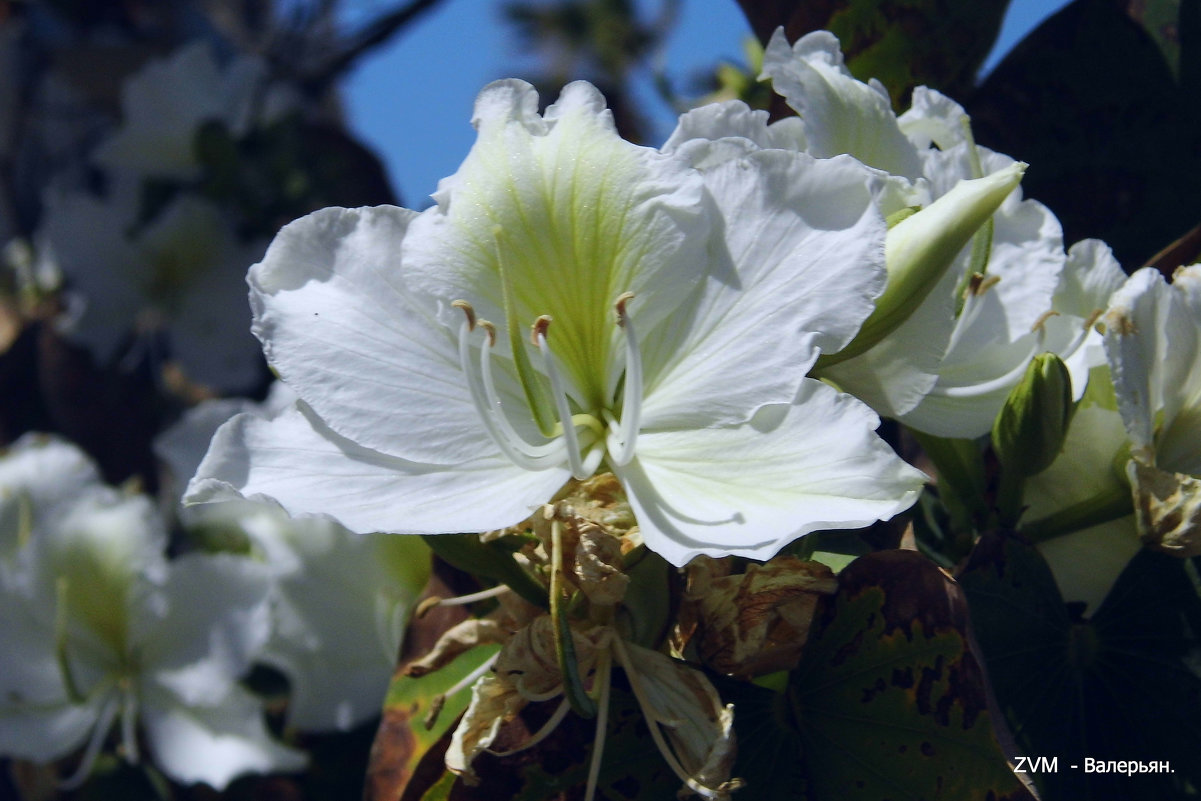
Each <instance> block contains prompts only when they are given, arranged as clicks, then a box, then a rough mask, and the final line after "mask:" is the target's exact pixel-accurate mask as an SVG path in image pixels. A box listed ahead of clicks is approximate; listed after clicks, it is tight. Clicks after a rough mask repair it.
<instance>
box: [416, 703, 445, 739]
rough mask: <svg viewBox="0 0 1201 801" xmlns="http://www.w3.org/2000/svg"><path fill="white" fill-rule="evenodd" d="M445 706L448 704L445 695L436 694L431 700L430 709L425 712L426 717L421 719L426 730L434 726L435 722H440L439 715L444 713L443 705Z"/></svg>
mask: <svg viewBox="0 0 1201 801" xmlns="http://www.w3.org/2000/svg"><path fill="white" fill-rule="evenodd" d="M444 706H446V696H445V695H435V696H434V699H433V700H432V701H430V709H429V711H428V712H426V713H425V718H424V719H423V720H422V721H421V722H422V724H424V726H425V730H426V731H429V730H430V729H432V728H434V724H435V723H437V722H438V716H439V715H441V714H442V707H444Z"/></svg>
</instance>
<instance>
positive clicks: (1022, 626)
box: [960, 534, 1201, 801]
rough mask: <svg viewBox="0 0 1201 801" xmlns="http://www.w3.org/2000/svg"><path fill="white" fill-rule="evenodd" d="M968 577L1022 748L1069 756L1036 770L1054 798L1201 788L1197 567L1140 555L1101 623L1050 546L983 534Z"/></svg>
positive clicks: (1158, 794) (977, 623) (1159, 794)
mask: <svg viewBox="0 0 1201 801" xmlns="http://www.w3.org/2000/svg"><path fill="white" fill-rule="evenodd" d="M960 581H961V583H962V584H963V587H964V591H965V592H966V594H967V597H968V600H969V603H970V604H971V610H972V623H973V627H974V630H975V633H976V636H977V639H978V641H979V643H980V646H981V649H982V651H983V653H984V657H985V660H986V663H987V665H988V671H989V676H990V678H991V681H992V684H993V689H994V691H995V693H996V697H997V700H998V702H999V703H1000V705H1001V707H1002V708H1003V709H1004V710H1005V712H1006V715H1007V716H1008V718H1009V722H1010V725H1011V728H1012V729H1013V733H1014V736H1015V738H1016V740H1017V744H1018V746H1019V748H1020V749H1021V750H1022V751H1023V752H1024V754H1025V755H1026V756H1030V757H1037V756H1044V757H1047V758H1052V757H1056V758H1058V770H1057V771H1055V772H1050V771H1044V772H1042V773H1040V774H1037V775H1035V779H1036V781H1038V783H1039V784H1040V785H1041V786H1042V787H1043V788H1044V789H1045V794H1044V798H1045V799H1046V801H1101V800H1102V799H1106V800H1107V799H1115V800H1116V799H1129V798H1155V799H1172V798H1183V797H1186V796H1185V795H1184V791H1183V784H1184V782H1186V781H1187V782H1191V783H1192V785H1193V786H1198V785H1201V679H1198V677H1197V675H1196V674H1195V673H1194V672H1193V671H1191V670H1190V669H1189V667H1188V666H1187V665H1186V663H1185V657H1186V656H1187V655H1188V654H1189V653H1190V652H1195V650H1196V648H1197V645H1198V643H1197V641H1196V638H1195V636H1194V635H1193V634H1192V630H1191V629H1190V627H1189V625H1188V624H1187V622H1186V618H1187V616H1189V615H1191V616H1193V617H1194V618H1195V616H1196V614H1197V611H1198V599H1197V594H1196V590H1195V588H1194V587H1193V584H1192V581H1191V580H1190V578H1189V577H1188V575H1187V574H1186V572H1185V562H1183V561H1182V560H1180V559H1176V558H1174V557H1169V556H1165V555H1162V554H1157V553H1153V552H1151V551H1142V552H1140V553H1139V554H1138V555H1137V556H1135V557H1134V559H1132V560H1131V561H1130V564H1129V565H1128V566H1127V567H1126V569H1125V571H1124V572H1123V573H1122V574H1121V576H1119V578H1118V580H1117V582H1116V583H1115V584H1114V587H1113V589H1111V590H1110V592H1109V595H1108V596H1107V597H1106V599H1105V601H1104V602H1103V603H1102V604H1101V607H1100V608H1099V609H1098V610H1097V612H1096V614H1095V615H1093V617H1092V618H1091V619H1084V618H1082V617H1080V616H1079V615H1073V614H1071V610H1070V609H1069V608H1068V607H1066V606H1065V605H1064V603H1063V600H1062V598H1061V596H1060V594H1059V590H1058V588H1057V586H1056V585H1055V580H1054V577H1053V576H1052V575H1051V571H1050V569H1049V568H1048V567H1047V565H1046V562H1044V561H1043V559H1042V557H1041V555H1040V554H1039V553H1038V551H1037V550H1036V549H1034V548H1033V547H1031V546H1029V545H1027V544H1025V543H1024V542H1022V541H1020V540H1018V539H1017V538H1015V537H1012V536H1006V535H1001V534H989V535H986V536H985V537H983V538H982V539H981V540H980V542H979V544H978V545H977V547H976V550H975V551H974V552H973V554H972V556H971V558H970V559H969V561H968V563H967V564H966V565H965V568H964V571H963V574H962V576H961V577H960ZM1086 758H1092V759H1099V760H1102V759H1103V760H1127V761H1130V760H1135V761H1143V762H1150V761H1156V762H1158V761H1168V762H1170V763H1171V766H1172V768H1173V769H1174V770H1175V773H1157V774H1149V773H1143V774H1140V775H1137V776H1133V777H1127V776H1124V775H1115V774H1113V773H1086V772H1085V770H1084V768H1085V762H1084V760H1085V759H1086ZM1073 765H1075V766H1076V767H1074V768H1073V767H1072V766H1073Z"/></svg>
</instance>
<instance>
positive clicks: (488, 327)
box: [478, 320, 496, 347]
mask: <svg viewBox="0 0 1201 801" xmlns="http://www.w3.org/2000/svg"><path fill="white" fill-rule="evenodd" d="M478 325H479V327H480V328H482V329H484V331H486V332H487V333H488V346H489V347H493V346H495V345H496V326H494V325H493V324H492V323H491V321H489V320H480V321H479V323H478Z"/></svg>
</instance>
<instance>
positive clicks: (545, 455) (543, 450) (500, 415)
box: [479, 320, 562, 467]
mask: <svg viewBox="0 0 1201 801" xmlns="http://www.w3.org/2000/svg"><path fill="white" fill-rule="evenodd" d="M479 324H480V327H481V328H483V329H484V330H485V332H487V336H486V337H485V338H484V344H483V345H482V346H481V347H480V377H481V379H482V383H483V385H484V395H485V396H486V397H487V400H488V409H489V410H490V411H491V412H492V415H493V419H494V420H495V422H496V424H497V427H498V428H499V429H500V433H501V434H502V435H503V436H504V437H505V438H506V439H507V440H508V441H509V442H510V443H511V444H512V445H513V447H514V448H516V449H518V450H520V451H521V452H522V453H524V454H526V455H527V456H529V457H530V458H531V459H535V460H542V461H547V462H548V463H547V464H545V465H544V467H553V466H554V465H556V464H559V463H560V462H561V461H562V446H561V445H559V443H558V442H555V441H553V440H551V441H547V442H545V443H543V444H542V445H535V444H533V443H531V442H529V441H528V440H526V438H525V437H523V436H521V434H518V433H517V429H515V428H513V424H512V423H510V422H509V418H508V416H507V415H506V414H505V408H504V404H502V403H501V400H500V395H499V394H498V393H497V391H496V383H495V382H494V381H493V380H492V349H493V348H494V347H495V346H496V327H495V326H493V325H492V323H490V322H488V321H487V320H480V323H479ZM550 457H553V458H550Z"/></svg>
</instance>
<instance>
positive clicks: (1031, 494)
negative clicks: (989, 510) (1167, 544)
mask: <svg viewBox="0 0 1201 801" xmlns="http://www.w3.org/2000/svg"><path fill="white" fill-rule="evenodd" d="M1125 445H1126V431H1125V428H1124V427H1123V425H1122V418H1121V416H1120V415H1119V414H1118V413H1117V412H1116V411H1114V410H1112V409H1106V408H1104V407H1101V406H1081V408H1079V409H1078V410H1077V411H1076V414H1075V416H1073V418H1072V425H1071V427H1070V428H1069V429H1068V434H1067V439H1066V440H1065V441H1064V444H1063V451H1062V452H1061V453H1060V455H1059V456H1058V457H1057V458H1056V459H1055V461H1054V462H1052V463H1051V466H1050V467H1048V468H1047V469H1046V470H1044V471H1043V472H1041V473H1039V474H1038V475H1036V476H1032V477H1031V478H1030V479H1029V480H1028V481H1027V482H1026V489H1025V492H1024V494H1023V501H1024V502H1025V503H1026V504H1027V509H1026V512H1025V516H1024V518H1023V519H1024V520H1026V521H1028V522H1034V521H1038V520H1040V519H1042V518H1045V517H1047V516H1048V515H1051V514H1054V513H1055V512H1059V511H1062V510H1064V509H1067V508H1068V507H1070V506H1073V505H1075V504H1078V503H1082V502H1084V501H1087V500H1089V499H1090V498H1094V497H1096V496H1099V495H1106V494H1108V495H1111V496H1116V497H1121V496H1123V495H1127V494H1128V493H1129V492H1130V489H1129V487H1128V486H1127V485H1126V483H1125V481H1124V479H1123V478H1121V477H1119V475H1118V472H1117V470H1115V468H1114V459H1115V457H1116V456H1117V454H1118V453H1119V452H1120V451H1121V450H1122V449H1123V448H1124V447H1125ZM1132 509H1133V507H1132ZM1140 547H1141V545H1140V543H1139V540H1138V532H1137V530H1136V528H1135V525H1134V517H1133V515H1127V516H1126V517H1123V518H1121V519H1119V520H1113V521H1110V522H1108V523H1103V524H1101V525H1098V526H1092V527H1090V528H1087V529H1083V530H1081V531H1077V532H1073V533H1071V534H1068V535H1066V536H1062V537H1056V538H1055V539H1052V540H1048V541H1046V542H1043V543H1040V544H1039V546H1038V549H1039V551H1040V552H1041V553H1042V555H1043V557H1044V558H1045V559H1046V560H1047V564H1048V565H1050V567H1051V572H1052V573H1054V574H1055V581H1056V583H1058V584H1059V589H1060V591H1061V592H1062V593H1063V596H1064V599H1065V600H1068V601H1084V602H1085V603H1086V604H1087V608H1088V610H1089V612H1092V611H1096V609H1097V607H1098V606H1099V605H1100V603H1101V601H1102V599H1103V598H1104V597H1105V595H1106V593H1108V592H1109V588H1110V587H1112V586H1113V582H1114V581H1115V580H1116V579H1117V577H1118V574H1119V573H1121V572H1122V568H1124V567H1125V566H1126V563H1127V562H1129V561H1130V558H1131V557H1132V556H1134V554H1135V553H1137V552H1138V550H1139V548H1140Z"/></svg>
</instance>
